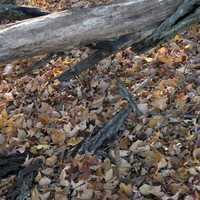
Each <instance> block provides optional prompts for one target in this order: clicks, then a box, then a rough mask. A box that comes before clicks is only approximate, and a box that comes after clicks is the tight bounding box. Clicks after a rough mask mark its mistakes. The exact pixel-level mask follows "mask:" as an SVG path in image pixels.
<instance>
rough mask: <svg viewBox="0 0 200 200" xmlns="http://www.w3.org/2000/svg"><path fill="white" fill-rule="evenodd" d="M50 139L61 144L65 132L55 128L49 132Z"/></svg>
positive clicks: (63, 140)
mask: <svg viewBox="0 0 200 200" xmlns="http://www.w3.org/2000/svg"><path fill="white" fill-rule="evenodd" d="M51 140H52V142H53V143H54V144H63V143H64V142H65V133H63V132H59V131H57V130H55V131H54V132H53V133H51Z"/></svg>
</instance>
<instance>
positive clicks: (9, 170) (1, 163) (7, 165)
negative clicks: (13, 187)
mask: <svg viewBox="0 0 200 200" xmlns="http://www.w3.org/2000/svg"><path fill="white" fill-rule="evenodd" d="M26 156H27V153H26V152H25V153H22V154H20V153H16V154H12V155H0V180H1V179H2V178H5V177H7V176H10V175H14V174H16V173H18V171H19V170H20V169H21V167H22V164H23V163H24V161H25V159H26Z"/></svg>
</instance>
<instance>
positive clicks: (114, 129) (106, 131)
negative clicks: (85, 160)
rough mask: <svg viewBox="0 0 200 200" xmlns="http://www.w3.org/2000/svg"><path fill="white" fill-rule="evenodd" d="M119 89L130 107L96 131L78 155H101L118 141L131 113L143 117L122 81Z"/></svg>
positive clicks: (83, 143) (118, 85)
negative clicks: (105, 148) (111, 144)
mask: <svg viewBox="0 0 200 200" xmlns="http://www.w3.org/2000/svg"><path fill="white" fill-rule="evenodd" d="M117 87H118V89H119V94H120V95H121V96H122V97H123V98H124V99H125V100H127V102H128V106H127V107H126V108H123V109H121V110H120V111H119V112H118V113H116V114H115V115H114V116H113V118H112V119H111V120H110V121H108V122H107V123H106V124H105V125H104V126H103V127H102V128H101V129H100V130H98V131H97V133H96V130H94V132H93V133H92V134H91V135H90V136H89V137H88V138H86V139H85V140H84V141H83V142H82V144H81V145H80V146H79V147H78V148H79V149H78V150H77V149H76V151H77V152H78V153H80V154H83V153H93V154H98V153H99V152H100V153H101V152H102V150H103V148H104V147H105V146H106V145H109V143H111V142H112V143H113V141H115V140H117V139H118V137H119V135H120V129H122V126H123V125H124V123H125V121H126V119H127V117H128V115H129V113H130V112H134V113H135V114H136V116H141V114H142V113H141V111H140V110H139V109H138V107H137V104H136V102H135V100H134V98H133V96H132V95H131V94H130V93H129V92H128V90H127V88H126V87H125V86H124V84H123V82H122V81H121V80H118V82H117Z"/></svg>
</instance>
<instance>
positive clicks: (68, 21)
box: [0, 0, 183, 63]
mask: <svg viewBox="0 0 200 200" xmlns="http://www.w3.org/2000/svg"><path fill="white" fill-rule="evenodd" d="M182 2H183V0H177V1H174V0H151V1H149V0H125V1H124V0H119V1H117V2H114V3H112V4H110V5H106V6H99V7H94V8H87V9H81V10H73V11H71V12H69V11H63V12H59V13H53V14H50V15H47V16H43V17H39V18H35V19H29V20H25V21H22V22H18V23H17V24H14V25H11V26H8V27H6V28H4V29H2V30H0V62H1V63H3V62H10V61H12V60H14V59H18V58H26V57H30V56H33V55H36V54H40V53H47V52H55V51H60V50H69V49H72V48H74V47H77V46H81V45H87V44H90V43H93V42H98V41H101V40H108V39H111V38H118V37H120V36H122V35H126V34H132V33H134V35H136V38H135V40H137V41H140V40H141V39H142V38H144V37H146V36H147V35H150V34H151V33H152V32H153V30H154V29H155V28H156V27H158V26H159V25H160V24H161V22H163V21H164V20H165V19H166V18H168V17H169V16H170V15H172V14H173V13H174V11H175V10H176V9H177V7H178V6H179V5H180V4H181V3H182ZM133 40H134V37H133Z"/></svg>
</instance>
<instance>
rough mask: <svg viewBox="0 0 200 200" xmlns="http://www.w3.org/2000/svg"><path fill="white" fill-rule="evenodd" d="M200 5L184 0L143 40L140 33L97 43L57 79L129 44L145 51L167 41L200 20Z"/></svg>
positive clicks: (78, 70) (96, 62)
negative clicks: (91, 50) (93, 48)
mask: <svg viewBox="0 0 200 200" xmlns="http://www.w3.org/2000/svg"><path fill="white" fill-rule="evenodd" d="M199 5H200V1H199V0H193V1H191V0H184V2H183V4H181V5H180V6H179V7H178V9H177V10H176V12H175V13H174V14H173V15H172V16H170V17H169V18H167V19H166V20H165V21H164V22H163V23H161V25H160V26H159V27H158V28H156V29H155V30H154V31H153V32H152V34H150V35H148V34H147V35H148V36H147V37H144V39H142V40H141V38H140V37H138V35H134V36H133V35H127V36H122V37H121V38H119V39H118V40H115V41H107V43H106V42H104V43H102V42H100V43H97V45H96V48H99V47H100V49H98V50H97V51H96V52H95V53H93V54H92V55H90V56H89V57H88V58H86V59H85V60H83V61H81V62H80V63H78V64H77V65H75V66H74V67H73V68H72V69H70V70H66V71H64V72H63V73H62V74H61V75H60V76H58V77H57V79H58V80H59V81H61V82H64V81H69V80H70V79H71V78H74V77H76V76H78V75H79V74H80V73H81V72H82V71H84V70H86V69H91V68H93V67H95V65H96V64H98V63H99V62H100V61H101V60H102V59H104V58H106V57H108V56H110V55H112V54H114V53H116V52H118V51H120V50H122V49H124V48H127V47H129V46H132V48H133V49H134V51H135V52H137V53H143V52H145V51H147V50H149V49H151V48H153V47H155V46H156V45H158V44H159V43H162V42H165V41H166V40H167V39H169V38H171V37H173V36H174V35H175V34H176V33H177V32H179V31H181V30H182V29H184V28H186V27H187V26H189V25H191V24H194V23H197V22H199V21H200V8H199V7H198V6H199Z"/></svg>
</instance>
